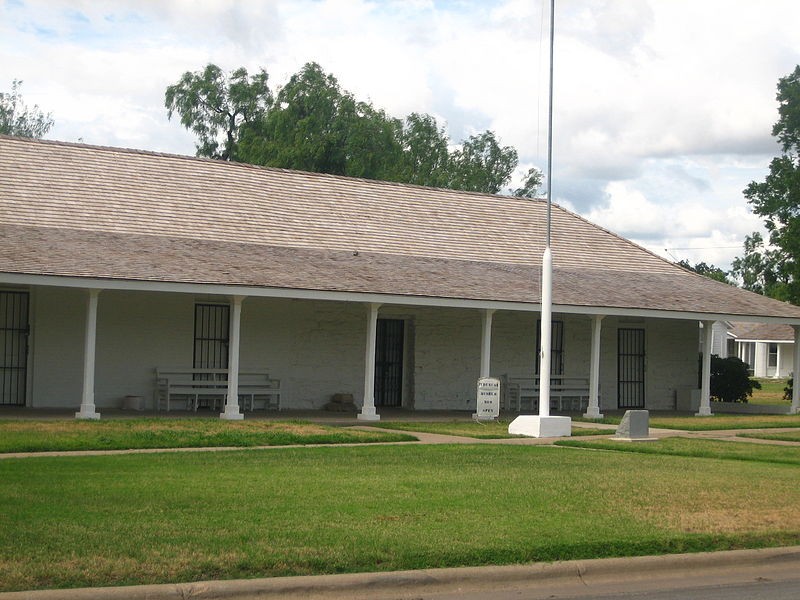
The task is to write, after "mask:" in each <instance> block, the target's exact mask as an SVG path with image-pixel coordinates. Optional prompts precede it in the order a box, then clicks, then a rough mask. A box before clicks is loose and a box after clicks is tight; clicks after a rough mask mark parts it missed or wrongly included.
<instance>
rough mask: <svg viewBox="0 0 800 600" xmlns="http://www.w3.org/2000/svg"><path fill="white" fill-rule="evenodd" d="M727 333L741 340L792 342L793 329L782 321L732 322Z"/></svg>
mask: <svg viewBox="0 0 800 600" xmlns="http://www.w3.org/2000/svg"><path fill="white" fill-rule="evenodd" d="M729 333H730V334H731V335H732V336H733V337H734V338H736V339H737V340H740V341H743V342H752V341H760V342H794V329H792V327H790V326H789V325H784V324H782V323H734V324H733V327H732V328H731V330H730V332H729Z"/></svg>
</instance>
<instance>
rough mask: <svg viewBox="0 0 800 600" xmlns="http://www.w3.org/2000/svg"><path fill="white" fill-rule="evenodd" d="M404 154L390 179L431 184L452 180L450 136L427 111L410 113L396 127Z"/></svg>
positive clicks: (446, 184) (437, 185)
mask: <svg viewBox="0 0 800 600" xmlns="http://www.w3.org/2000/svg"><path fill="white" fill-rule="evenodd" d="M396 136H397V139H398V142H399V144H400V150H401V157H400V161H399V162H398V163H397V164H396V165H395V168H394V170H393V171H392V172H391V174H390V176H389V177H388V179H390V180H392V181H401V182H404V183H416V184H418V185H427V186H430V187H447V186H448V184H449V183H450V169H451V166H450V151H449V149H448V143H449V138H448V137H447V133H446V132H445V130H444V128H443V127H442V128H440V127H439V125H438V123H437V122H436V119H434V118H433V117H432V116H431V115H428V114H420V113H411V114H410V115H408V116H407V117H406V119H405V122H404V123H403V124H402V126H400V128H399V129H398V130H397V134H396Z"/></svg>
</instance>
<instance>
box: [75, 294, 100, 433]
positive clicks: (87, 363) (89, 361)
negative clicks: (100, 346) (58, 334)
mask: <svg viewBox="0 0 800 600" xmlns="http://www.w3.org/2000/svg"><path fill="white" fill-rule="evenodd" d="M98 296H100V290H89V297H88V298H87V301H86V335H85V338H84V344H83V347H84V353H83V393H82V395H81V408H80V411H78V412H76V413H75V418H76V419H99V418H100V413H99V412H97V409H96V407H95V405H94V367H95V344H96V341H97V299H98Z"/></svg>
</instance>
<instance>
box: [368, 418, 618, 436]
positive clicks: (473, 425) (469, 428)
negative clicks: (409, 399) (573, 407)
mask: <svg viewBox="0 0 800 600" xmlns="http://www.w3.org/2000/svg"><path fill="white" fill-rule="evenodd" d="M509 423H510V421H506V420H502V419H500V420H497V421H486V422H475V421H380V422H379V423H375V424H374V426H375V427H383V428H384V429H395V430H400V431H418V432H421V433H439V434H442V435H457V436H462V437H471V438H476V439H505V438H515V437H522V436H518V435H510V434H509V433H508V425H509ZM613 433H614V432H613V431H609V430H608V429H588V428H585V427H573V428H572V435H576V436H579V435H613Z"/></svg>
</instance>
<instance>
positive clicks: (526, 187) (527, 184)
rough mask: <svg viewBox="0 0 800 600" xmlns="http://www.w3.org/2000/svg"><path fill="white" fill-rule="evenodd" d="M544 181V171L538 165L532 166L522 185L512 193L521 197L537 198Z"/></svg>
mask: <svg viewBox="0 0 800 600" xmlns="http://www.w3.org/2000/svg"><path fill="white" fill-rule="evenodd" d="M543 181H544V175H543V174H542V172H541V171H540V170H539V169H537V168H536V167H531V168H530V169H528V173H527V174H526V175H525V180H524V181H523V182H522V187H519V188H517V189H515V190H514V191H513V192H512V194H513V195H514V196H519V197H520V198H537V197H538V196H539V195H540V194H541V191H542V182H543Z"/></svg>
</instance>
